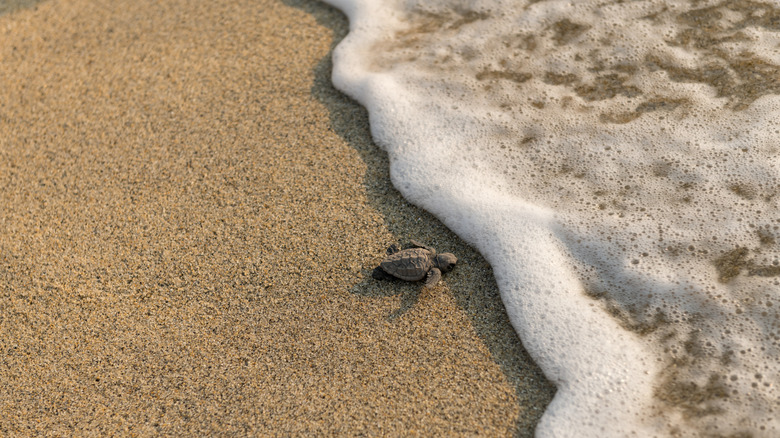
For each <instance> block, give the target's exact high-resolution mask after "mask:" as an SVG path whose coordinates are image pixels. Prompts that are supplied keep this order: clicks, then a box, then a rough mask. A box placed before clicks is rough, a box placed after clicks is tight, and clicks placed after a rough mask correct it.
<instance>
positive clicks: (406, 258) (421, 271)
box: [379, 248, 433, 281]
mask: <svg viewBox="0 0 780 438" xmlns="http://www.w3.org/2000/svg"><path fill="white" fill-rule="evenodd" d="M430 254H431V253H430V252H429V251H428V250H427V249H423V248H413V249H405V250H403V251H399V252H397V253H395V254H392V255H389V256H387V258H385V259H384V260H382V263H381V264H380V265H379V266H380V267H382V269H383V270H384V271H385V272H387V273H388V274H390V275H392V276H394V277H398V278H400V279H401V280H406V281H417V280H422V279H423V278H425V275H426V274H427V273H428V271H430V270H431V268H432V267H433V261H432V260H431V257H430Z"/></svg>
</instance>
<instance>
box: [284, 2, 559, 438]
mask: <svg viewBox="0 0 780 438" xmlns="http://www.w3.org/2000/svg"><path fill="white" fill-rule="evenodd" d="M283 1H284V3H285V4H287V5H289V6H292V7H295V8H298V9H301V10H303V11H305V12H307V13H309V14H311V15H312V16H313V17H314V18H315V19H316V20H317V22H318V23H319V24H320V25H322V26H325V27H328V28H330V29H331V30H332V31H333V34H334V42H333V45H332V46H331V50H330V52H329V53H328V55H327V56H326V57H325V58H323V59H322V60H321V61H320V62H319V64H318V65H317V67H316V68H315V71H314V74H315V79H314V84H313V86H312V89H311V93H312V95H313V96H314V97H315V98H316V99H318V100H319V101H320V102H322V104H323V105H325V106H326V107H327V108H328V110H329V111H330V119H331V125H332V128H333V130H334V131H335V132H336V133H337V134H338V135H340V136H341V137H342V138H343V139H344V140H345V141H346V142H347V143H348V144H349V145H350V147H352V148H354V149H355V150H356V151H357V152H358V154H359V155H360V157H361V159H362V160H363V162H365V164H366V167H367V170H366V175H365V180H364V184H365V187H366V191H367V194H368V197H369V199H370V202H371V206H372V207H373V208H374V209H376V210H377V211H378V212H379V213H380V214H382V215H383V217H384V218H385V223H386V226H387V227H388V228H389V231H390V232H391V233H393V234H394V235H396V236H400V237H402V238H403V239H406V240H409V239H410V238H411V239H417V240H419V241H421V242H423V243H426V244H431V245H435V246H439V247H440V248H438V249H439V250H442V251H443V250H450V249H452V248H455V247H458V248H461V251H464V248H465V253H459V254H457V256H458V258H459V263H458V267H457V268H456V269H455V270H454V271H453V272H451V273H449V274H446V275H445V281H446V283H447V284H448V285H449V288H450V291H451V293H452V294H453V296H454V298H455V300H456V302H457V304H458V306H460V307H461V308H462V309H463V310H464V311H465V312H466V313H467V314H468V316H469V318H470V319H471V322H472V324H473V326H474V328H475V331H476V332H477V334H478V336H479V337H480V338H481V339H482V341H483V342H484V345H485V346H486V347H487V349H488V350H489V351H490V354H491V355H492V357H493V360H494V361H495V362H496V363H497V364H499V365H500V367H501V370H502V372H503V373H504V374H505V375H506V377H507V379H508V381H509V382H511V385H513V387H514V388H515V392H516V395H517V398H518V401H519V403H520V404H521V406H522V407H524V408H525V409H523V413H522V414H521V415H520V417H519V418H518V423H517V425H516V426H517V427H516V429H515V436H522V437H530V436H533V433H534V430H535V428H536V424H537V423H538V421H539V419H540V418H541V415H542V413H543V412H544V410H543V409H540V407H542V406H545V407H546V406H547V404H549V403H550V401H551V400H552V397H553V396H554V395H555V387H554V386H553V385H552V384H551V383H550V382H549V381H548V380H547V379H546V378H545V377H544V374H543V373H542V371H541V370H540V369H539V367H538V366H537V365H536V364H535V363H534V362H533V360H532V359H531V357H530V356H529V355H528V353H527V352H526V351H525V349H524V348H523V346H522V344H521V342H520V339H519V338H518V337H517V334H516V333H515V331H514V329H513V328H512V326H511V324H510V322H509V319H508V317H507V314H506V310H505V308H504V306H503V303H502V302H501V298H500V296H499V292H498V287H497V285H496V283H495V279H494V278H493V272H492V269H491V268H490V265H489V264H488V263H487V262H486V261H485V260H484V258H482V256H481V255H480V254H479V253H477V252H476V251H475V250H473V249H472V248H471V247H469V246H468V245H467V244H465V243H464V242H463V241H462V240H460V239H459V238H458V237H457V236H456V235H455V234H453V233H452V232H450V231H449V230H448V229H447V228H446V227H444V225H442V224H441V223H440V222H439V221H438V220H437V219H436V218H435V217H433V216H432V215H431V214H429V213H427V212H426V211H424V210H422V209H419V208H417V207H415V206H413V205H411V204H410V203H409V202H407V201H406V200H404V199H403V197H402V196H401V194H400V193H398V191H396V190H395V189H393V188H392V183H391V182H390V172H389V170H390V164H389V160H388V158H387V154H386V153H385V152H384V151H383V150H381V149H380V148H379V147H378V146H376V145H375V144H374V143H373V141H372V139H371V133H370V131H369V121H368V113H367V112H366V110H365V108H363V107H362V106H360V104H358V103H356V102H355V101H353V100H352V99H350V98H349V97H347V96H345V95H344V94H342V93H341V92H339V91H338V90H336V89H335V88H334V87H333V84H332V83H331V71H332V59H331V55H332V53H333V48H334V47H335V46H336V45H337V44H338V43H339V42H340V41H341V40H342V39H343V38H344V37H345V36H346V34H347V32H348V30H349V26H348V22H347V19H346V17H345V16H344V15H343V14H342V13H341V12H340V11H338V10H336V9H334V8H331V7H330V6H328V5H325V4H323V3H320V2H317V1H314V0H283ZM391 243H393V242H388V245H389V244H391ZM401 243H405V242H401ZM475 276H483V279H482V281H483V283H484V284H486V285H489V287H485V288H483V290H469V289H468V288H466V287H458V286H459V283H460V282H461V281H462V280H459V279H465V278H470V279H471V280H473V278H474V277H475ZM364 277H365V279H364V281H363V282H361V283H360V284H359V285H357V286H356V288H355V289H354V290H353V292H354V293H357V294H361V295H364V296H368V297H371V296H375V297H383V296H388V295H398V294H403V295H402V299H401V306H400V308H399V309H397V310H396V311H394V312H392V313H391V314H390V315H389V316H388V318H389V319H397V318H401V317H403V315H404V314H405V313H406V312H407V311H409V310H410V309H412V308H413V307H414V306H415V304H416V303H417V301H418V299H419V297H420V295H421V294H423V293H425V292H424V291H422V288H421V284H414V283H406V282H403V281H399V282H392V283H387V284H386V285H380V286H376V281H375V280H373V279H371V271H370V270H368V271H366V272H364Z"/></svg>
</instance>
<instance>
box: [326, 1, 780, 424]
mask: <svg viewBox="0 0 780 438" xmlns="http://www.w3.org/2000/svg"><path fill="white" fill-rule="evenodd" d="M328 2H329V3H331V4H333V5H334V6H336V7H338V8H339V9H341V10H342V11H344V12H345V13H346V14H347V16H348V17H349V20H350V33H349V35H348V36H347V38H345V40H344V41H343V42H341V43H340V44H339V46H338V47H337V49H336V50H335V52H334V72H333V81H334V84H335V85H336V86H337V87H338V88H339V89H341V90H343V91H344V92H345V93H347V94H349V95H350V96H352V97H353V98H355V99H357V100H358V101H359V102H361V103H362V104H363V105H364V106H366V108H367V109H368V112H369V115H370V123H371V132H372V135H373V137H374V139H375V141H376V143H377V144H379V145H380V146H381V147H383V148H384V149H386V150H387V152H388V155H389V157H390V162H391V175H392V179H393V183H394V184H395V186H396V187H397V188H398V189H399V190H400V191H401V192H402V194H403V195H404V196H405V197H406V198H407V199H409V200H410V201H411V202H413V203H415V204H417V205H419V206H421V207H423V208H425V209H426V210H428V211H430V212H432V213H433V214H435V215H436V216H437V217H439V218H440V219H441V220H442V221H443V222H444V223H445V224H446V225H447V226H448V227H450V228H451V229H452V230H453V231H455V232H456V233H458V234H459V235H460V236H461V237H462V238H463V239H465V240H466V241H468V242H469V243H471V244H472V245H474V246H475V247H476V248H477V249H478V250H479V251H480V252H481V253H482V254H483V255H484V256H485V257H486V258H487V260H488V261H489V262H490V263H491V265H492V266H493V268H494V272H495V275H496V279H497V281H498V285H499V288H500V290H501V295H502V298H503V300H504V304H505V306H506V309H507V312H508V314H509V317H510V319H511V321H512V324H513V325H514V327H515V329H516V330H517V332H518V333H519V335H520V338H521V339H522V341H523V344H524V345H525V346H526V348H527V349H528V351H529V352H530V353H531V354H532V355H533V357H534V358H535V360H536V361H537V363H538V364H539V365H540V366H541V367H542V369H543V370H544V372H545V374H546V375H547V376H548V377H549V378H550V379H551V380H552V381H553V382H554V383H555V384H556V386H557V387H558V392H557V394H556V397H555V399H554V400H553V402H552V404H551V405H550V406H549V407H548V409H547V411H546V412H545V415H544V417H543V418H542V421H541V423H540V425H539V426H538V428H537V431H536V433H537V436H556V437H558V436H578V437H581V436H599V437H602V436H632V435H633V436H642V437H646V436H671V435H673V436H702V435H706V436H736V435H739V436H766V437H772V436H780V401H779V400H780V397H779V394H778V388H777V385H778V383H780V360H778V352H779V350H780V282H778V278H780V243H779V242H778V239H779V238H780V230H779V228H780V208H779V207H780V206H779V205H778V204H779V202H780V196H778V195H779V194H780V185H779V184H780V179H779V177H780V67H779V65H780V49H779V48H780V5H779V4H778V3H777V2H759V1H748V0H733V1H722V2H712V1H704V0H701V1H699V0H697V1H675V0H663V1H661V0H649V1H641V0H640V1H554V0H546V1H511V2H510V1H502V0H477V1H443V0H408V1H379V0H360V1H356V0H328ZM740 434H741V435H740Z"/></svg>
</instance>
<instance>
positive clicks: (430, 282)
mask: <svg viewBox="0 0 780 438" xmlns="http://www.w3.org/2000/svg"><path fill="white" fill-rule="evenodd" d="M439 280H441V271H440V270H438V269H437V268H431V270H430V271H428V278H427V279H426V280H425V286H424V287H434V286H436V283H438V282H439Z"/></svg>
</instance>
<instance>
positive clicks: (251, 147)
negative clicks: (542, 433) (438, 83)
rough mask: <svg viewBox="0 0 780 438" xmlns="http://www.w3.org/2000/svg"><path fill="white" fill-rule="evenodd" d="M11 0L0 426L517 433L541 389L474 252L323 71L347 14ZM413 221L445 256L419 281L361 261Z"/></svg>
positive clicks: (0, 111)
mask: <svg viewBox="0 0 780 438" xmlns="http://www.w3.org/2000/svg"><path fill="white" fill-rule="evenodd" d="M0 3H2V2H0ZM11 4H13V6H14V7H13V8H8V7H7V8H5V9H4V10H0V13H3V15H0V42H1V43H0V435H2V436H31V435H36V436H40V435H51V436H58V435H59V436H72V435H98V436H113V435H120V436H129V435H138V436H152V435H155V436H156V435H185V436H221V435H238V436H244V435H263V436H267V435H307V436H320V435H363V434H364V435H385V436H393V435H395V436H407V435H424V436H444V435H482V436H507V435H509V436H511V435H518V436H531V435H532V434H533V428H534V425H535V424H536V422H537V421H538V419H539V417H540V415H541V414H542V412H543V410H544V408H545V406H546V404H547V403H549V401H550V399H551V397H552V396H553V394H554V387H552V386H551V385H550V383H548V382H547V381H546V380H545V378H544V376H543V375H542V373H541V372H540V370H539V369H538V368H537V367H536V366H535V365H534V364H533V362H531V360H530V358H529V357H528V355H527V353H526V352H525V351H524V350H523V348H522V345H521V343H520V341H519V340H518V338H517V336H516V335H515V333H514V331H513V330H512V328H511V326H510V325H509V322H508V320H507V317H506V314H505V311H504V308H503V306H502V304H501V301H500V298H499V296H498V291H497V288H496V284H495V281H494V279H493V276H492V272H491V269H490V266H489V265H488V264H487V263H486V262H485V260H484V259H482V257H480V256H479V254H478V253H476V252H475V251H474V250H473V249H471V248H470V247H469V246H468V245H466V244H465V243H464V242H462V241H461V240H459V239H458V238H457V237H456V236H454V235H453V234H452V233H451V232H450V231H448V230H447V229H446V228H445V227H444V226H443V225H441V224H440V223H439V222H438V221H436V220H435V219H434V218H433V217H431V216H430V215H429V214H427V213H425V212H424V211H422V210H420V209H418V208H415V207H414V206H411V205H409V204H408V203H406V202H405V201H404V200H403V199H402V198H401V197H400V195H399V194H398V193H397V192H396V191H395V190H394V189H393V188H392V185H391V183H390V180H389V175H388V160H387V156H386V154H385V153H384V152H383V151H382V150H380V149H379V148H378V147H377V146H375V145H374V144H373V143H372V142H371V138H370V134H369V128H368V118H367V115H366V112H365V110H364V109H363V108H362V107H360V106H359V105H357V104H356V103H354V102H353V101H351V100H350V99H348V98H346V97H345V96H343V95H342V94H340V93H339V92H338V91H336V90H334V89H333V88H332V86H331V84H330V82H329V79H330V69H331V64H330V51H331V50H332V48H333V46H334V44H335V43H336V42H337V41H338V40H339V39H340V38H342V37H343V36H344V35H345V34H346V31H347V22H346V19H345V18H344V17H343V15H341V14H340V13H339V12H338V11H336V10H334V9H332V8H329V7H327V6H324V5H323V4H320V3H315V2H306V1H293V0H290V1H288V2H286V3H285V2H279V1H269V0H259V1H254V0H253V1H249V0H230V1H215V0H197V1H195V0H166V1H156V0H134V1H127V2H111V1H97V0H93V1H87V0H45V1H40V2H33V1H19V0H14V1H13V2H10V3H6V5H11ZM409 239H416V240H419V241H421V242H425V243H428V244H430V245H432V246H434V247H436V248H438V249H440V250H443V251H450V252H453V253H455V254H457V255H458V256H459V258H460V262H459V265H458V266H457V267H456V268H455V270H454V271H452V272H450V273H449V274H446V275H445V277H444V282H443V283H442V284H441V285H439V286H437V287H436V288H434V289H433V290H425V291H421V287H420V285H419V284H408V283H380V282H377V281H375V280H373V279H371V275H370V274H371V270H372V269H373V268H374V266H376V264H377V263H378V262H379V261H380V260H381V259H382V257H383V255H384V253H385V249H386V247H387V246H388V245H389V244H391V243H393V242H399V241H400V242H406V241H408V240H409Z"/></svg>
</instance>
